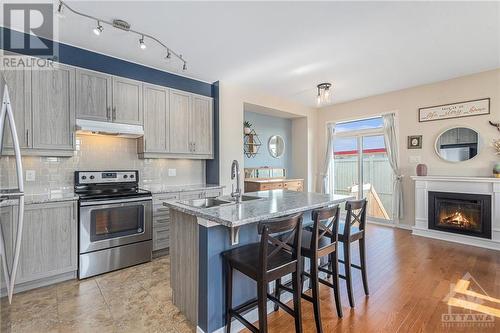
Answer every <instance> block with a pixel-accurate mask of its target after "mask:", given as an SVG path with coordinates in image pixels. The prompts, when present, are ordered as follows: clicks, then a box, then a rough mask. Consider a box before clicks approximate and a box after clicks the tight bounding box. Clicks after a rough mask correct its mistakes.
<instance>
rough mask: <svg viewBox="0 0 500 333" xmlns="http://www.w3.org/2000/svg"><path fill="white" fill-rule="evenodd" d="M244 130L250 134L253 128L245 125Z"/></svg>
mask: <svg viewBox="0 0 500 333" xmlns="http://www.w3.org/2000/svg"><path fill="white" fill-rule="evenodd" d="M243 131H244V132H245V134H250V132H252V129H251V128H250V127H245V128H244V129H243Z"/></svg>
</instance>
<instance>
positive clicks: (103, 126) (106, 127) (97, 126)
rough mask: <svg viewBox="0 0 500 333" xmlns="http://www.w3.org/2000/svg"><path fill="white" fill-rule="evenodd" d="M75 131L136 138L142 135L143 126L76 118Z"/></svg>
mask: <svg viewBox="0 0 500 333" xmlns="http://www.w3.org/2000/svg"><path fill="white" fill-rule="evenodd" d="M76 133H77V134H90V135H96V134H98V135H112V136H118V137H122V138H131V139H136V138H139V137H141V136H144V128H143V127H142V126H141V125H128V124H120V123H107V122H104V121H94V120H86V119H77V120H76Z"/></svg>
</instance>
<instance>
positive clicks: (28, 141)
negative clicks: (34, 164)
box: [26, 129, 30, 147]
mask: <svg viewBox="0 0 500 333" xmlns="http://www.w3.org/2000/svg"><path fill="white" fill-rule="evenodd" d="M29 145H30V130H29V129H27V130H26V147H29Z"/></svg>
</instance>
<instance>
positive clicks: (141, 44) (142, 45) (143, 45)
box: [139, 36, 146, 50]
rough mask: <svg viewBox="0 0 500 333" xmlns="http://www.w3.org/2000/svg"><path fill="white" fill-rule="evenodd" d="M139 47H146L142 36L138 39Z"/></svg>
mask: <svg viewBox="0 0 500 333" xmlns="http://www.w3.org/2000/svg"><path fill="white" fill-rule="evenodd" d="M139 47H140V48H141V50H145V49H146V44H144V36H142V38H141V39H139Z"/></svg>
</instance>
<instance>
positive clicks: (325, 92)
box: [317, 83, 332, 106]
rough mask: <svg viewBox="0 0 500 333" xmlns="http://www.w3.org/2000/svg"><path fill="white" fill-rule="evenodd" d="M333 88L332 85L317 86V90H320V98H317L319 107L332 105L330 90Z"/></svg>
mask: <svg viewBox="0 0 500 333" xmlns="http://www.w3.org/2000/svg"><path fill="white" fill-rule="evenodd" d="M331 87H332V84H331V83H320V84H318V85H317V88H318V96H317V102H318V106H319V105H325V104H330V102H331V92H330V88H331Z"/></svg>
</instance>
